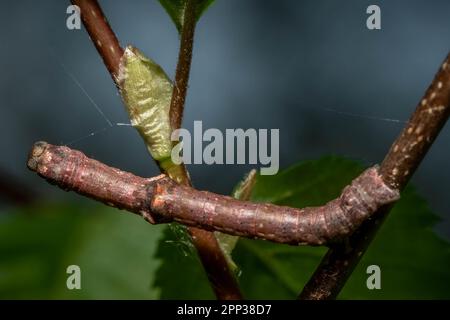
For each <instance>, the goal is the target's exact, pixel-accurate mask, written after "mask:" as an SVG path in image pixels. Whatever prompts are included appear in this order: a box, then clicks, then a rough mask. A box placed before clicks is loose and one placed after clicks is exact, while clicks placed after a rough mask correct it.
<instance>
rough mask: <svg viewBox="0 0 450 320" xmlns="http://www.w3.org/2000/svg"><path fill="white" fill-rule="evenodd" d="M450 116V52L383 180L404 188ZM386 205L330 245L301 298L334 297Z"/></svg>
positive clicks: (397, 142)
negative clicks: (345, 237)
mask: <svg viewBox="0 0 450 320" xmlns="http://www.w3.org/2000/svg"><path fill="white" fill-rule="evenodd" d="M449 115H450V54H449V55H447V58H446V59H445V61H444V63H443V64H442V66H441V68H440V69H439V71H438V73H437V74H436V76H435V78H434V80H433V82H432V84H431V85H430V87H429V88H428V90H427V91H426V93H425V95H424V97H423V98H422V100H421V101H420V102H419V105H418V106H417V108H416V111H415V112H414V114H413V115H412V116H411V119H410V120H409V122H408V124H407V125H406V127H405V128H404V129H403V131H402V132H401V134H400V135H399V137H398V138H397V140H395V142H394V143H393V144H392V146H391V149H390V150H389V152H388V154H387V155H386V157H385V159H384V160H383V163H382V164H381V168H380V174H381V177H382V178H383V180H384V181H385V182H386V184H388V185H389V186H391V187H392V188H396V189H398V190H402V189H403V188H404V187H405V186H406V184H407V183H408V181H409V179H410V178H411V176H412V175H413V173H414V172H415V170H416V169H417V167H418V166H419V164H420V162H421V161H422V159H423V158H424V156H425V154H426V153H427V151H428V149H429V148H430V147H431V145H432V144H433V141H434V140H435V139H436V137H437V136H438V134H439V132H440V130H441V129H442V127H443V126H444V124H445V123H446V121H447V119H448V117H449ZM389 210H390V207H389V206H387V207H384V208H382V209H381V210H379V212H378V213H377V214H376V215H375V219H373V220H369V221H367V222H366V223H364V224H363V225H362V226H361V228H360V229H359V230H357V231H356V232H355V234H353V235H352V236H351V237H350V239H349V241H348V243H346V244H345V245H337V246H335V247H333V248H331V249H330V250H329V251H328V252H327V254H326V255H325V257H324V258H323V259H322V261H321V263H320V265H319V267H318V268H317V270H316V271H315V273H314V275H313V276H312V278H311V279H310V280H309V282H308V283H307V284H306V286H305V287H304V289H303V291H302V293H301V294H300V296H299V298H300V299H315V300H323V299H334V298H336V297H337V295H338V294H339V292H340V291H341V289H342V288H343V286H344V285H345V282H346V281H347V279H348V277H349V276H350V275H351V273H352V272H353V270H354V268H355V267H356V265H357V264H358V262H359V261H360V259H361V257H362V255H363V254H364V252H365V251H366V250H367V248H368V246H369V244H370V243H371V241H372V239H373V237H374V236H375V234H376V232H377V231H378V228H379V227H380V226H381V224H382V222H383V220H384V219H385V218H386V216H387V214H388V213H389Z"/></svg>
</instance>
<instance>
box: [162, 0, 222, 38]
mask: <svg viewBox="0 0 450 320" xmlns="http://www.w3.org/2000/svg"><path fill="white" fill-rule="evenodd" d="M187 2H188V0H159V3H161V5H162V6H163V7H164V9H166V11H167V13H168V14H169V16H170V17H171V18H172V21H173V22H174V23H175V26H176V27H177V30H178V32H179V33H181V29H182V28H183V20H184V13H185V8H186V4H187ZM195 2H196V8H195V9H196V10H195V11H196V19H197V21H198V19H200V17H201V15H202V14H203V13H204V12H205V11H206V9H208V7H209V6H210V5H211V4H212V3H213V2H214V0H195Z"/></svg>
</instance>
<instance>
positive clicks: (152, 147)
mask: <svg viewBox="0 0 450 320" xmlns="http://www.w3.org/2000/svg"><path fill="white" fill-rule="evenodd" d="M118 78H119V79H118V83H119V87H120V93H121V95H122V98H123V101H124V104H125V108H126V109H127V111H128V114H129V116H130V120H131V124H132V125H133V127H134V128H136V130H137V131H138V132H139V134H140V135H141V137H142V138H143V139H144V141H145V143H146V145H147V148H148V150H149V151H150V153H151V155H152V157H153V159H155V160H156V161H160V162H166V160H167V159H170V154H171V150H172V141H171V139H170V136H171V134H172V129H171V126H170V119H169V111H170V100H171V99H172V83H171V81H170V79H169V77H168V76H167V75H166V74H165V73H164V70H163V69H162V68H161V67H160V66H159V65H157V64H156V63H155V62H153V61H152V60H150V59H149V58H147V57H145V56H144V55H143V54H142V53H141V52H140V51H139V50H138V49H136V48H134V47H132V46H128V47H127V48H126V49H125V53H124V55H123V57H122V60H121V63H120V71H119V77H118Z"/></svg>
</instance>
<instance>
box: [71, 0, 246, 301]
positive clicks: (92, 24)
mask: <svg viewBox="0 0 450 320" xmlns="http://www.w3.org/2000/svg"><path fill="white" fill-rule="evenodd" d="M71 1H72V3H73V4H74V5H77V6H78V7H79V8H80V13H81V18H82V20H83V24H84V26H85V27H86V30H87V32H88V33H89V36H90V38H91V40H92V42H93V43H94V45H95V47H96V48H97V51H98V52H99V54H100V56H101V57H102V59H103V62H104V63H105V66H106V68H107V69H108V71H109V73H110V74H111V77H112V79H113V81H114V82H115V83H116V85H118V74H119V66H120V60H121V58H122V56H123V53H124V50H123V48H122V47H121V46H120V44H119V41H118V39H117V37H116V35H115V34H114V31H113V30H112V29H111V27H110V25H109V23H108V22H107V19H106V17H105V15H104V14H103V11H102V9H101V7H100V5H99V4H98V2H97V1H96V0H71ZM185 12H186V13H185V14H186V16H185V19H184V20H185V27H184V28H183V32H182V36H181V46H180V56H179V62H178V66H177V72H176V77H175V86H174V92H173V97H172V106H171V108H170V113H171V119H174V122H172V125H173V126H174V125H176V126H175V127H173V128H178V127H179V126H180V125H181V119H182V114H183V106H184V101H185V97H186V92H187V84H188V79H189V71H190V64H191V58H192V46H193V38H194V29H195V1H191V0H190V1H188V5H187V7H186V10H185ZM177 171H178V174H179V177H178V178H179V180H181V182H182V183H185V184H188V185H189V184H190V181H189V175H188V173H187V171H186V168H185V167H184V166H182V167H181V168H180V170H177ZM188 232H189V233H190V235H191V238H192V242H193V244H194V246H195V248H196V249H197V253H198V254H199V257H200V260H201V262H202V265H203V267H204V269H205V272H206V274H207V276H208V279H209V281H210V282H211V286H212V288H213V290H214V292H215V294H216V296H217V298H218V299H221V300H229V299H241V298H242V296H241V293H240V290H239V286H238V283H237V281H236V278H235V277H234V274H233V272H232V271H231V270H230V269H229V267H228V264H227V262H226V258H225V256H224V255H223V252H222V250H221V249H220V246H219V244H218V242H217V239H216V238H215V236H214V234H213V233H211V232H207V231H204V230H201V229H198V228H194V227H192V228H188Z"/></svg>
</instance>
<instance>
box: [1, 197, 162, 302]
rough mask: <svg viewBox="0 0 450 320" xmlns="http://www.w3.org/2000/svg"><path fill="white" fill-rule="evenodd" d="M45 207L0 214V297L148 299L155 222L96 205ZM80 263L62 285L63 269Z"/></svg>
mask: <svg viewBox="0 0 450 320" xmlns="http://www.w3.org/2000/svg"><path fill="white" fill-rule="evenodd" d="M81 202H83V203H84V204H82V205H80V204H73V203H72V204H71V203H66V204H45V205H37V206H32V207H28V208H26V209H16V210H12V211H11V212H2V214H1V215H0V298H1V299H38V298H39V299H146V298H149V299H154V298H158V296H159V293H158V290H156V289H152V288H151V287H150V284H151V282H152V280H153V279H152V275H153V274H154V271H155V270H156V269H157V267H158V266H159V265H160V263H159V262H158V261H157V260H155V259H152V255H153V253H154V251H155V249H156V244H157V241H158V239H159V238H160V236H161V234H162V229H163V227H162V226H151V225H149V224H148V223H146V222H144V221H143V219H142V218H140V217H138V216H133V215H131V214H129V213H125V212H123V211H122V212H121V211H119V210H117V209H113V208H109V207H106V206H104V205H102V204H89V205H88V204H85V201H81ZM72 264H75V265H78V266H80V268H81V290H68V289H67V287H66V279H67V277H68V274H67V273H66V268H67V267H68V266H69V265H72Z"/></svg>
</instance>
